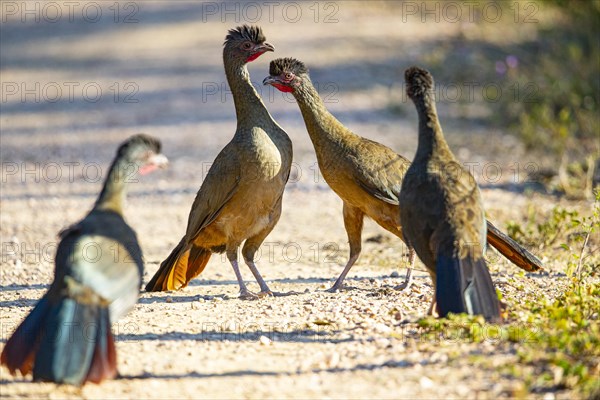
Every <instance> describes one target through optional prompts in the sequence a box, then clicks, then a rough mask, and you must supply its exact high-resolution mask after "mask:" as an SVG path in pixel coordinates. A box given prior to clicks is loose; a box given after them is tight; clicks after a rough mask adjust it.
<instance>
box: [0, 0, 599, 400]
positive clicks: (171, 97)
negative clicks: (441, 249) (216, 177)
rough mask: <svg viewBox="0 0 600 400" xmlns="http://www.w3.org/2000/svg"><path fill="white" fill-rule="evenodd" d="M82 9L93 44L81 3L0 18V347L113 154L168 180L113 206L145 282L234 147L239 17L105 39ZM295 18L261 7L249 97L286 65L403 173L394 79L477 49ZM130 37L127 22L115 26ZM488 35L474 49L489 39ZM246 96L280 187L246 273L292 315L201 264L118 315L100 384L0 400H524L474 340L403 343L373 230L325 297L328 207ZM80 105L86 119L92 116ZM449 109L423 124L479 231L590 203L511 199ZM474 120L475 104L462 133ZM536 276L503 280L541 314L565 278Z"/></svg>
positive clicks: (427, 30) (155, 20)
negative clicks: (304, 71)
mask: <svg viewBox="0 0 600 400" xmlns="http://www.w3.org/2000/svg"><path fill="white" fill-rule="evenodd" d="M15 4H17V6H18V3H15ZM57 4H61V3H60V2H59V3H57ZM78 4H79V3H78ZM95 4H97V5H98V6H99V7H100V8H101V10H102V12H103V14H102V16H101V17H100V18H99V20H98V21H97V22H91V20H92V19H93V17H94V14H92V11H93V10H91V9H90V10H88V11H89V13H90V14H89V15H88V14H85V16H86V18H87V19H86V18H84V17H82V14H81V13H82V8H83V7H84V5H85V3H81V4H80V5H78V6H76V8H75V9H74V13H75V17H74V21H73V22H69V20H68V14H66V11H65V9H64V8H63V14H62V15H63V16H62V19H60V20H59V21H58V22H56V23H53V22H51V21H48V19H49V18H53V16H54V14H50V13H51V11H52V10H50V9H46V11H44V8H43V5H42V6H40V11H39V16H40V21H39V22H36V21H35V20H32V19H31V18H33V17H31V16H29V18H30V19H29V20H26V22H25V23H23V22H22V21H21V19H20V17H21V16H22V15H21V14H18V13H19V12H22V10H17V14H13V9H7V8H6V6H5V5H4V4H3V9H2V12H3V14H2V24H1V25H0V27H1V33H2V35H1V39H0V40H1V48H0V67H1V81H2V85H3V96H4V98H3V99H2V103H1V107H2V113H1V116H0V124H1V134H2V136H1V141H2V147H1V149H0V156H1V158H2V193H1V203H2V208H1V214H0V219H1V227H0V234H1V236H2V239H1V241H2V260H1V267H2V274H1V276H0V305H1V315H0V327H1V342H2V343H5V342H6V340H7V338H8V337H9V335H10V333H11V332H12V331H13V330H14V329H15V327H16V325H17V324H18V323H19V322H20V321H21V319H22V318H23V317H24V316H25V315H26V314H27V313H28V312H29V310H30V309H31V307H32V306H33V305H34V304H35V302H36V301H37V299H39V298H40V297H41V295H42V294H43V293H44V291H45V290H46V289H47V287H48V284H49V282H51V280H52V274H53V263H52V259H53V251H54V248H55V247H54V246H55V244H56V241H57V233H58V231H59V230H60V229H62V228H64V227H65V226H67V225H69V224H70V223H72V222H75V221H77V220H78V219H80V218H81V217H83V216H84V214H85V212H86V210H88V209H89V208H90V207H91V205H92V203H93V200H94V197H95V196H96V194H97V192H98V191H99V189H100V187H101V178H102V177H103V173H105V172H106V169H107V167H108V164H109V162H110V160H111V159H112V157H113V154H114V151H115V148H116V146H117V145H118V143H119V142H121V141H122V140H124V139H125V138H126V137H128V136H129V135H131V134H134V133H137V132H145V133H148V134H151V135H155V136H157V137H159V138H161V140H162V141H163V144H164V153H165V154H166V155H167V156H168V157H169V158H170V160H171V166H170V168H169V169H168V170H166V171H161V172H158V173H156V174H154V175H152V176H148V177H143V178H141V179H140V181H139V182H138V183H135V184H132V185H131V189H130V196H129V201H128V205H127V208H126V217H127V219H128V221H129V223H130V224H131V226H132V227H134V229H136V231H137V232H138V236H139V239H140V242H141V245H142V248H143V251H144V255H145V259H146V274H145V278H144V281H145V282H147V281H148V279H149V278H150V277H151V276H152V274H153V273H154V272H155V271H156V269H157V267H158V264H159V263H160V261H161V260H162V259H163V258H164V257H165V256H166V255H167V254H168V253H169V252H170V250H171V248H172V247H173V246H174V245H175V244H176V243H177V242H178V241H179V239H180V237H181V235H182V234H183V231H184V229H185V224H186V221H187V215H188V212H189V207H190V205H191V203H192V201H193V198H194V196H195V193H196V191H197V189H198V187H199V186H200V184H201V182H202V178H203V176H204V174H205V173H206V171H207V169H208V166H209V165H210V162H211V161H212V160H213V158H214V156H215V155H216V154H217V152H218V151H219V149H220V148H221V147H222V146H223V145H224V144H225V143H227V142H228V141H229V140H230V138H231V135H232V134H233V132H234V129H235V114H234V110H233V102H232V99H231V95H228V94H227V92H226V89H227V88H226V84H225V81H224V74H223V71H222V61H221V50H222V46H221V45H222V41H223V38H224V36H225V33H226V30H227V29H228V28H231V27H233V26H235V25H236V24H237V22H244V20H246V21H249V20H250V21H249V22H252V20H251V19H253V18H254V14H249V13H251V12H252V9H250V8H248V4H246V3H239V4H238V3H235V4H238V7H240V8H239V9H238V11H237V18H238V20H237V21H236V15H235V12H234V14H226V12H225V10H224V6H223V5H222V4H221V3H211V4H212V5H213V6H214V7H216V8H215V9H213V8H207V7H208V5H206V4H205V5H204V6H203V5H201V4H198V3H192V2H173V3H171V4H169V5H165V4H162V3H157V2H152V3H150V2H148V3H144V2H137V3H120V4H119V10H120V14H119V15H118V19H117V21H116V20H115V19H116V18H115V14H114V8H112V9H111V8H110V7H111V6H113V2H99V3H95ZM128 4H129V6H128ZM255 4H259V5H260V4H261V3H255ZM282 4H284V5H285V4H287V3H282ZM293 4H295V5H296V6H297V7H298V9H299V10H300V11H301V15H300V18H299V19H298V21H295V22H294V21H293V19H295V18H296V17H294V15H296V14H293V10H292V9H291V8H290V9H286V10H287V12H288V13H289V14H282V13H283V11H282V9H283V7H284V6H281V8H277V9H275V10H274V11H273V16H272V17H273V18H272V21H270V17H269V14H268V11H269V9H268V8H267V7H266V6H264V5H261V6H260V10H261V12H262V13H263V14H262V17H261V18H260V19H259V20H258V22H259V23H260V24H261V25H262V26H263V27H264V30H265V33H266V35H267V38H268V40H269V41H270V42H271V43H273V44H274V45H275V47H276V52H275V54H274V55H272V54H268V55H266V56H263V57H262V58H260V59H258V60H257V61H256V62H254V63H253V64H252V65H251V67H250V73H251V76H252V79H253V81H255V82H257V85H258V83H259V82H261V81H262V79H263V78H264V77H265V76H266V75H267V72H268V62H269V60H270V59H272V58H273V57H277V56H295V57H297V58H299V59H301V60H303V61H305V62H306V63H307V64H308V66H309V68H310V69H311V72H312V76H313V80H314V81H316V82H319V84H320V89H321V91H322V93H325V94H326V95H328V96H329V98H328V99H329V101H328V105H329V107H330V108H331V110H332V111H333V112H334V114H335V115H336V116H338V118H339V119H340V120H341V121H342V122H343V123H344V124H346V125H347V126H349V127H350V128H351V129H353V130H354V131H355V132H357V133H359V134H361V135H363V136H366V137H369V138H371V139H374V140H378V141H380V142H382V143H385V144H386V145H388V146H390V147H391V148H393V149H395V150H396V151H398V152H399V153H401V154H403V155H406V156H407V157H412V154H414V151H415V148H416V134H415V133H416V115H415V113H414V112H413V107H412V104H410V103H409V102H407V101H406V99H405V98H403V96H402V94H401V91H402V86H401V82H402V80H403V78H402V71H403V69H404V68H405V67H407V66H409V65H411V64H413V63H424V60H426V59H427V56H428V54H427V49H428V48H429V46H431V44H432V43H435V42H436V41H439V40H444V38H451V37H454V36H455V35H458V34H463V35H464V34H466V35H474V34H477V32H479V31H478V30H477V29H478V28H477V27H476V26H474V24H469V23H459V24H452V23H447V22H444V21H443V19H442V21H441V22H440V23H426V24H423V23H421V22H420V19H419V18H417V17H414V18H412V17H411V18H407V19H406V21H405V20H404V14H403V13H402V9H401V8H400V7H399V6H395V7H390V6H389V4H388V7H387V8H386V7H370V8H365V7H362V6H360V5H359V4H358V3H352V2H339V3H333V2H330V3H318V4H317V9H318V10H319V14H318V15H315V10H314V5H313V3H293ZM113 7H114V6H113ZM127 7H129V8H127ZM311 7H313V8H311ZM215 10H216V11H215ZM244 10H245V11H244ZM333 12H334V14H331V13H333ZM128 15H129V17H130V19H137V22H134V21H128V22H131V23H126V21H124V19H125V18H126V17H127V16H128ZM292 17H293V18H292ZM327 18H329V19H331V21H329V20H327ZM223 19H224V21H222V20H223ZM334 20H336V21H334ZM327 22H333V23H327ZM485 28H486V29H485V34H486V35H489V31H493V30H494V29H495V27H494V26H492V25H490V26H486V27H485ZM526 28H527V27H525V28H523V29H526ZM482 32H483V31H482ZM494 37H498V39H497V40H498V41H501V42H503V43H506V45H507V46H510V43H511V41H514V40H516V37H518V36H516V34H514V33H513V32H509V33H506V34H504V35H496V36H493V35H492V36H489V37H486V39H489V40H495V39H493V38H494ZM424 65H426V64H424ZM23 85H25V86H23ZM36 85H37V86H36ZM86 85H87V86H86ZM328 85H329V86H328ZM15 87H16V89H15ZM57 87H58V88H59V89H57ZM31 88H33V89H31ZM69 88H73V92H72V94H73V96H72V98H70V97H69ZM84 88H86V89H85V90H88V91H87V92H86V91H85V90H84ZM98 88H99V89H100V91H101V95H100V96H99V97H98V96H97V95H96V93H100V92H97V91H96V90H97V89H98ZM14 90H16V92H14ZM26 90H29V91H30V92H26ZM260 90H262V94H263V97H264V98H265V102H266V104H267V107H268V108H269V110H270V111H271V112H272V114H273V116H274V117H275V118H276V120H277V121H278V122H279V123H280V124H281V125H282V126H283V127H284V128H285V129H286V130H287V131H288V133H289V135H290V137H291V138H292V140H293V141H294V146H295V147H294V151H295V154H294V159H295V173H294V174H293V176H292V179H291V181H290V184H289V185H288V186H287V189H286V193H285V197H284V210H283V215H282V217H281V220H280V222H279V224H278V225H277V227H276V228H275V230H274V231H273V232H272V233H271V235H270V236H269V237H268V238H267V240H266V242H265V244H264V245H263V247H262V249H261V259H260V261H259V263H258V265H259V269H260V271H261V272H262V273H263V276H264V277H265V278H266V280H267V281H268V283H269V284H270V286H271V288H272V289H273V290H277V291H291V290H295V291H298V292H300V293H301V294H298V295H294V296H289V297H283V298H266V299H262V300H259V301H254V302H243V301H240V300H238V299H237V298H236V294H237V284H236V282H235V277H234V275H233V271H232V270H231V267H230V265H229V263H228V262H227V261H226V259H225V258H224V257H222V256H220V255H215V256H213V258H212V259H211V261H210V264H209V265H208V267H207V269H206V271H205V272H204V273H203V274H202V275H201V276H200V277H199V278H198V279H196V280H194V281H193V282H192V283H191V284H190V286H189V287H188V288H186V289H184V290H182V291H179V292H175V293H156V294H155V293H152V294H150V293H142V295H141V297H140V301H139V303H138V304H137V305H136V306H135V309H134V310H133V311H132V312H131V313H130V314H129V315H128V316H127V317H125V318H124V319H123V320H121V321H118V322H117V323H115V324H114V326H113V328H114V332H115V335H116V339H117V350H118V365H119V372H120V374H121V377H120V378H119V379H117V380H114V381H109V382H105V383H103V384H101V385H93V384H92V385H87V386H85V387H84V388H83V389H81V390H80V389H73V388H68V387H57V386H55V385H52V384H37V383H36V384H32V383H30V382H29V380H30V377H25V378H24V377H19V376H17V377H12V376H10V375H9V374H8V372H7V370H6V369H3V368H2V369H0V383H1V388H0V396H1V397H7V398H14V397H25V398H65V397H85V398H264V397H274V398H442V397H443V398H448V397H460V398H463V397H470V398H497V397H510V396H514V395H518V394H522V390H523V387H524V383H523V382H524V379H525V377H523V379H517V378H514V377H510V376H508V375H505V374H502V373H501V367H502V366H506V365H509V364H510V363H513V362H516V359H517V358H516V355H515V352H514V349H513V348H511V347H510V346H507V345H497V344H496V343H495V342H494V341H491V340H490V341H485V342H483V343H479V344H474V343H461V344H458V343H456V341H453V340H451V339H449V340H441V341H429V340H424V339H423V338H422V337H421V336H420V335H419V328H418V326H417V325H416V323H415V321H416V320H417V319H418V318H420V317H422V316H424V315H425V314H426V312H427V308H428V305H429V301H430V298H431V294H432V288H431V282H430V279H429V277H428V275H427V274H426V273H425V272H424V269H423V266H422V265H421V264H420V263H418V265H417V269H418V271H417V272H416V276H415V284H414V286H413V287H412V288H411V289H410V290H409V291H408V292H396V291H394V290H392V289H391V288H392V287H393V286H394V285H397V284H399V283H400V282H402V279H403V276H404V273H405V269H406V265H407V261H406V251H405V250H406V249H405V247H404V246H403V244H402V243H401V241H400V240H398V239H397V238H395V237H392V236H391V235H390V234H388V233H387V232H384V231H383V230H382V229H380V228H379V227H378V226H376V225H375V224H373V223H372V222H367V223H366V226H365V230H364V239H365V243H364V247H363V254H362V256H361V258H360V260H359V262H358V263H357V265H355V267H354V268H353V270H352V271H351V272H350V275H349V279H348V280H347V283H348V284H350V285H352V286H353V287H354V289H353V290H348V291H346V292H343V293H339V294H329V293H325V292H323V289H326V288H328V287H329V286H330V285H331V284H332V283H333V279H334V278H335V277H337V275H338V274H339V273H340V272H341V269H342V266H343V265H344V263H345V261H346V257H347V253H348V245H347V241H346V236H345V231H344V228H343V222H342V217H341V201H340V200H339V199H338V198H337V197H336V196H335V195H334V194H333V193H332V192H331V191H330V190H329V189H328V188H327V186H326V184H325V182H324V181H323V180H322V178H320V177H319V176H318V174H316V160H315V156H314V152H313V149H312V147H311V143H310V141H309V140H308V136H307V134H306V131H305V129H304V124H303V121H302V119H301V116H300V113H299V111H298V109H297V106H296V104H295V103H294V102H293V101H292V99H291V98H289V97H285V96H283V95H281V94H279V93H276V92H274V91H273V89H265V88H260ZM27 93H29V94H27ZM117 93H118V96H117ZM95 98H98V101H95V102H93V101H91V100H93V99H95ZM392 98H393V99H403V100H402V102H401V103H400V107H401V110H402V112H400V113H393V112H390V110H389V108H390V101H391V100H390V99H392ZM453 106H454V105H453V104H446V103H443V104H441V105H440V114H441V118H442V124H443V126H444V129H445V133H446V136H447V137H448V140H449V142H450V144H451V145H452V147H453V149H454V150H455V153H456V154H457V155H458V157H459V158H460V159H461V160H463V161H465V162H473V163H475V164H473V165H474V168H475V170H474V172H475V175H476V177H477V178H478V180H479V182H480V184H481V185H482V194H483V198H484V202H485V205H486V209H487V212H488V214H489V216H490V218H491V219H492V220H494V221H495V222H497V224H498V225H499V226H501V227H504V226H505V223H506V222H507V221H509V220H511V219H515V220H519V219H523V218H524V217H525V215H526V213H527V208H528V207H529V206H530V205H532V204H535V206H536V207H539V208H540V209H543V210H549V209H550V208H552V207H553V205H554V204H556V203H557V202H560V203H562V204H563V205H568V206H570V207H576V208H579V209H582V210H586V209H589V206H590V205H589V203H585V202H580V203H567V202H566V201H565V200H557V199H556V198H555V197H552V196H549V195H545V194H543V193H537V192H532V191H527V190H524V182H525V179H526V174H525V172H526V171H525V170H524V169H523V166H524V165H526V163H528V162H537V160H536V159H534V158H533V156H530V155H528V154H526V153H525V152H524V150H523V148H522V147H521V146H520V145H519V143H518V141H517V140H516V139H514V138H513V137H511V136H508V135H507V134H506V133H505V132H503V131H500V130H493V129H490V128H489V127H487V126H486V125H485V124H484V123H481V122H473V121H470V120H469V119H468V118H467V119H465V118H455V117H454V111H455V108H454V107H453ZM478 112H479V111H478V108H477V105H476V104H473V110H472V113H473V115H476V114H477V113H478ZM478 116H479V115H478ZM490 165H491V167H490ZM536 165H537V164H536ZM496 166H498V167H500V168H501V171H502V176H501V177H499V178H498V179H497V180H496V179H490V173H494V171H492V170H490V169H489V168H495V167H496ZM517 166H519V170H517ZM539 256H540V257H541V258H542V259H543V260H544V261H545V262H546V265H547V268H548V270H549V271H550V274H551V275H550V276H548V275H546V276H542V275H528V276H526V277H524V278H522V279H523V280H524V282H525V283H526V290H533V291H535V290H544V291H546V293H547V296H549V297H552V296H554V295H556V293H558V291H559V290H560V287H561V285H562V284H563V283H564V281H565V278H564V274H561V272H563V271H564V263H562V262H561V260H560V258H556V257H553V256H552V255H551V254H539ZM488 257H489V259H490V261H491V267H490V268H491V270H492V272H493V277H494V280H495V281H496V282H497V283H498V287H499V289H500V291H502V293H503V295H504V298H505V301H506V303H507V305H508V307H509V309H510V306H511V304H515V303H516V302H518V301H519V298H518V292H517V290H516V289H514V288H513V287H511V285H510V284H508V283H507V282H508V281H507V278H508V277H510V276H513V275H514V274H516V273H517V272H518V270H517V269H516V268H515V267H514V266H512V265H510V264H508V263H507V261H506V260H504V259H503V258H501V257H499V256H498V255H497V254H496V253H494V252H493V251H490V252H489V254H488ZM242 273H243V274H244V276H245V278H246V279H248V282H250V288H251V290H252V289H253V288H254V289H255V288H257V285H256V283H254V281H253V280H252V279H251V274H250V273H249V271H248V270H245V269H244V270H243V271H242ZM550 279H551V282H552V285H549V280H550ZM481 355H483V356H487V355H489V356H490V361H489V365H488V366H487V367H485V368H481V367H478V368H473V367H472V365H471V362H470V357H472V356H481ZM491 356H493V357H491ZM531 395H534V396H540V397H542V396H543V397H544V398H554V397H555V396H557V397H559V398H569V392H555V393H553V392H551V393H546V394H531ZM547 396H550V397H547Z"/></svg>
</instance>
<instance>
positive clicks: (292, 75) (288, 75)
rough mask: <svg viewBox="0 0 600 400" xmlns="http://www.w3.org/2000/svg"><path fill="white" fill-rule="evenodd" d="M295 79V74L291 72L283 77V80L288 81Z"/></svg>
mask: <svg viewBox="0 0 600 400" xmlns="http://www.w3.org/2000/svg"><path fill="white" fill-rule="evenodd" d="M293 77H294V74H292V73H291V72H286V73H285V75H284V76H283V78H284V79H285V80H286V81H291V80H292V78H293Z"/></svg>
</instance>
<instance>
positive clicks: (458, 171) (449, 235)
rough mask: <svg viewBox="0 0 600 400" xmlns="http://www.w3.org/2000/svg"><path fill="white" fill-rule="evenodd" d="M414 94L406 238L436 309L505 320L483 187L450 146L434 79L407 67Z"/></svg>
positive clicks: (404, 206) (403, 202)
mask: <svg viewBox="0 0 600 400" xmlns="http://www.w3.org/2000/svg"><path fill="white" fill-rule="evenodd" d="M405 80H406V85H407V89H406V92H407V94H408V97H410V99H411V100H412V101H413V103H414V104H415V107H416V109H417V113H418V114H419V145H418V147H417V152H416V154H415V158H414V160H413V162H412V164H411V166H410V168H409V169H408V172H407V173H406V177H405V179H404V182H403V183H402V190H401V192H400V198H399V200H400V220H401V222H402V226H403V227H404V238H405V240H406V242H407V243H410V245H411V246H413V247H414V248H415V250H416V252H417V254H418V255H419V258H420V259H421V261H423V263H424V264H425V266H426V267H427V269H428V271H429V273H430V274H431V277H432V279H433V282H434V287H435V289H434V300H433V302H432V307H431V310H430V311H431V312H433V310H434V309H435V304H436V302H437V310H438V313H439V315H440V316H442V317H445V316H446V315H447V314H448V313H450V312H452V313H468V314H472V315H483V316H484V317H485V318H486V319H487V320H491V321H496V320H499V319H500V305H499V302H498V298H497V296H496V290H495V288H494V284H493V283H492V278H491V277H490V273H489V271H488V269H487V266H486V263H485V259H484V257H483V252H484V250H485V246H486V232H487V227H486V220H485V213H484V210H483V206H482V201H481V194H480V193H479V187H478V186H477V182H475V179H474V178H473V176H472V175H471V174H470V173H469V172H468V171H467V170H466V169H464V168H463V167H462V165H461V164H460V163H459V162H458V161H457V160H456V158H455V157H454V155H453V154H452V151H451V150H450V148H449V147H448V144H447V143H446V140H445V139H444V135H443V133H442V128H441V126H440V123H439V121H438V117H437V112H436V107H435V99H434V93H433V78H432V76H431V74H430V73H429V72H427V71H425V70H423V69H420V68H417V67H411V68H409V69H408V70H406V72H405Z"/></svg>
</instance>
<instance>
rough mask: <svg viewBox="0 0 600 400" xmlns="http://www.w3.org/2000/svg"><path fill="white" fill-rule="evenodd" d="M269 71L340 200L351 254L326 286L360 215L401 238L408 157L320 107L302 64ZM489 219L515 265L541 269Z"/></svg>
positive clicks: (356, 242) (357, 235) (355, 252)
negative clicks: (292, 102)
mask: <svg viewBox="0 0 600 400" xmlns="http://www.w3.org/2000/svg"><path fill="white" fill-rule="evenodd" d="M269 72H270V76H268V77H267V78H265V79H264V81H263V83H264V84H269V85H272V86H274V87H276V88H277V89H279V90H281V91H283V92H290V93H292V94H293V95H294V97H295V98H296V101H297V102H298V106H299V107H300V110H301V112H302V117H303V118H304V122H305V124H306V128H307V131H308V134H309V136H310V139H311V141H312V143H313V146H314V148H315V152H316V155H317V162H318V164H319V169H320V171H321V174H322V175H323V177H324V178H325V181H326V182H327V184H328V185H329V186H330V187H331V189H332V190H333V191H334V192H335V193H336V194H337V195H338V196H340V198H341V199H342V201H343V203H344V225H345V227H346V232H347V234H348V241H349V244H350V259H349V260H348V262H347V264H346V266H345V268H344V271H343V272H342V273H341V275H340V277H339V278H338V279H337V281H336V282H335V284H334V285H333V287H332V288H331V289H330V291H336V290H338V289H340V288H341V287H342V283H343V280H344V278H345V277H346V275H347V274H348V272H349V271H350V269H351V268H352V266H353V264H354V263H355V262H356V260H357V259H358V256H359V254H360V251H361V233H362V228H363V219H364V216H368V217H370V218H371V219H373V220H374V221H375V222H377V223H378V224H379V225H380V226H382V227H383V228H385V229H386V230H388V231H389V232H391V233H393V234H394V235H396V236H398V237H399V238H400V239H402V240H403V235H402V226H401V223H400V218H399V211H398V204H399V202H398V197H399V194H400V190H401V188H402V182H403V179H404V176H405V174H406V171H407V170H408V168H409V166H410V162H409V161H408V160H407V159H406V158H404V157H402V156H401V155H399V154H397V153H395V152H394V151H393V150H391V149H390V148H388V147H386V146H384V145H382V144H380V143H377V142H374V141H372V140H369V139H366V138H363V137H360V136H358V135H356V134H355V133H353V132H352V131H350V130H349V129H348V128H346V127H345V126H344V125H342V123H341V122H340V121H338V120H337V119H336V118H335V117H334V116H333V115H332V114H331V113H330V112H329V111H328V110H327V108H326V107H325V104H324V103H323V100H322V99H321V98H320V96H319V94H318V92H317V90H316V89H315V87H314V86H313V84H312V82H311V80H310V77H309V75H308V69H307V68H306V67H305V66H304V64H303V63H302V62H300V61H298V60H295V59H292V58H283V59H277V60H274V61H272V62H271V66H270V71H269ZM489 225H490V231H489V233H488V236H489V237H490V243H491V244H492V245H493V246H494V247H495V248H497V249H498V250H499V251H500V252H501V253H502V254H504V255H505V256H506V257H507V258H509V259H510V260H511V261H513V262H514V263H515V264H516V265H518V266H519V267H521V268H523V269H525V270H527V271H535V270H538V269H541V262H540V261H539V260H538V259H537V258H536V257H535V256H533V255H532V254H530V253H529V252H528V251H527V250H525V249H524V248H522V247H521V246H519V244H518V243H516V242H514V241H513V240H511V239H510V238H509V237H508V236H506V235H505V234H503V233H502V232H500V231H499V230H498V229H496V228H495V227H494V226H493V225H491V224H489ZM409 261H410V267H409V268H408V271H407V275H406V279H405V282H404V283H403V284H402V285H400V286H399V287H397V288H406V287H408V286H409V285H410V278H411V270H412V267H413V264H414V250H412V249H411V247H410V246H409Z"/></svg>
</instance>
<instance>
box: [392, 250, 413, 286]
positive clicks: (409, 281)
mask: <svg viewBox="0 0 600 400" xmlns="http://www.w3.org/2000/svg"><path fill="white" fill-rule="evenodd" d="M415 255H416V253H415V249H413V248H412V247H410V246H409V247H408V262H409V263H410V266H409V267H408V269H407V270H406V278H404V282H403V283H402V284H400V285H398V286H396V287H394V289H395V290H405V289H408V288H410V285H411V284H412V270H413V268H414V266H415Z"/></svg>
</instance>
